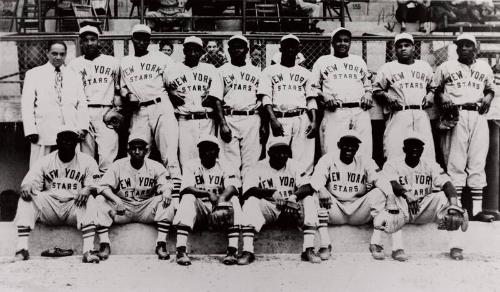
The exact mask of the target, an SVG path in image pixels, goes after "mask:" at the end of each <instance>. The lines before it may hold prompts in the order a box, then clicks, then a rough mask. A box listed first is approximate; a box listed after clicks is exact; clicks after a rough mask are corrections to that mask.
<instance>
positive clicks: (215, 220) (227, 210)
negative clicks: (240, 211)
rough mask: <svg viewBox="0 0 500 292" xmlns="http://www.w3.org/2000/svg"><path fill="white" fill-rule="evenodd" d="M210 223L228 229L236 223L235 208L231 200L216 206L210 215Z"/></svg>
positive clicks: (218, 227)
mask: <svg viewBox="0 0 500 292" xmlns="http://www.w3.org/2000/svg"><path fill="white" fill-rule="evenodd" d="M208 221H209V224H210V225H211V226H212V227H215V228H217V229H221V230H224V229H227V228H229V227H231V226H233V225H234V209H233V204H232V203H231V202H219V203H218V204H217V206H216V207H215V208H214V210H213V211H212V213H211V214H210V217H209V218H208Z"/></svg>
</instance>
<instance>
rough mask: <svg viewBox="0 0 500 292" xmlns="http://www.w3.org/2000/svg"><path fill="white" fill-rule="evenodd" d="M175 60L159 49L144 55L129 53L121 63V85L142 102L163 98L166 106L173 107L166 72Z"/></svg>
mask: <svg viewBox="0 0 500 292" xmlns="http://www.w3.org/2000/svg"><path fill="white" fill-rule="evenodd" d="M173 64H174V61H173V60H172V59H171V58H170V57H169V56H167V55H165V54H163V53H162V52H158V51H150V52H148V53H147V54H146V55H144V56H142V57H136V56H134V55H128V56H125V57H123V59H122V61H121V63H120V74H121V78H120V86H121V88H125V89H126V90H127V91H129V92H132V93H133V94H135V95H136V96H137V98H138V99H139V101H140V102H145V101H149V100H153V99H155V98H157V97H161V98H162V100H163V101H162V103H164V104H165V106H167V107H169V108H171V109H173V107H172V103H170V99H169V98H168V94H167V91H166V88H165V73H166V70H168V69H169V68H170V67H172V66H173Z"/></svg>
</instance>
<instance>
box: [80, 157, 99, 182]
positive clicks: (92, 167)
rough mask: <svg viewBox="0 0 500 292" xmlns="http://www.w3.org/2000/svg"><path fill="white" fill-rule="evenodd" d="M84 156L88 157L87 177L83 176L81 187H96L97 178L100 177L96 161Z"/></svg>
mask: <svg viewBox="0 0 500 292" xmlns="http://www.w3.org/2000/svg"><path fill="white" fill-rule="evenodd" d="M86 158H88V160H87V163H88V166H87V177H85V180H84V181H83V187H94V188H98V186H99V179H100V178H101V173H100V172H99V166H97V162H95V160H93V159H92V158H91V157H86Z"/></svg>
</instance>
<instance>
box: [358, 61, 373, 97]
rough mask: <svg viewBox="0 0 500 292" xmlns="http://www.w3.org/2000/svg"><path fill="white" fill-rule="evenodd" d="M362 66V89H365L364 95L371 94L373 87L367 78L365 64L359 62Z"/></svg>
mask: <svg viewBox="0 0 500 292" xmlns="http://www.w3.org/2000/svg"><path fill="white" fill-rule="evenodd" d="M360 63H362V64H363V73H364V74H363V77H362V78H361V82H362V83H363V88H364V89H365V94H366V93H367V92H369V93H372V92H373V86H372V81H371V80H370V78H369V77H368V75H369V73H368V67H367V66H366V63H365V62H364V61H362V62H360Z"/></svg>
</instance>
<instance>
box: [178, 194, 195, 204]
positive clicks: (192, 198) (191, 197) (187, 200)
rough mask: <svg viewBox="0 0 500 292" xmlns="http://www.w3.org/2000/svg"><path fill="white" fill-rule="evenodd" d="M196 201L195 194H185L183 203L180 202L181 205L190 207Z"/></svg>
mask: <svg viewBox="0 0 500 292" xmlns="http://www.w3.org/2000/svg"><path fill="white" fill-rule="evenodd" d="M195 201H196V197H195V196H194V195H193V194H184V195H182V198H181V201H180V202H179V205H180V206H182V205H190V204H194V202H195Z"/></svg>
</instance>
